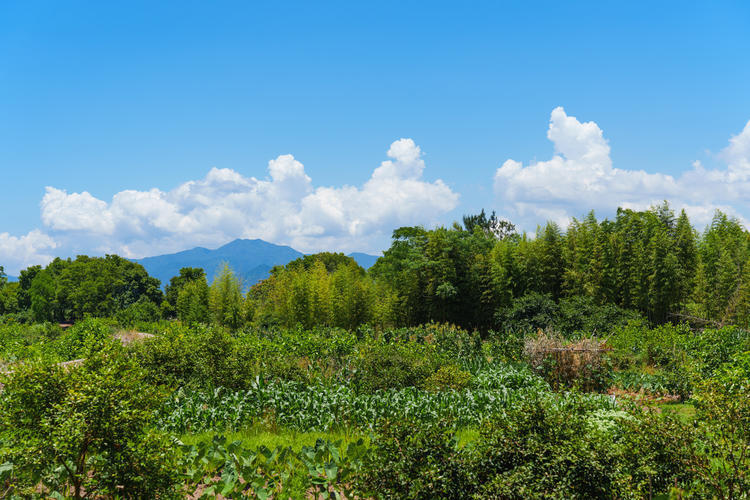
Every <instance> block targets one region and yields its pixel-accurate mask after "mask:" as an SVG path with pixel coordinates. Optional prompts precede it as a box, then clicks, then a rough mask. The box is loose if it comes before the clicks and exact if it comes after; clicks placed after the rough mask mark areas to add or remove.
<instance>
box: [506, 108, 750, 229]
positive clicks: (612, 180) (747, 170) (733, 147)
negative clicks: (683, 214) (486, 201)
mask: <svg viewBox="0 0 750 500" xmlns="http://www.w3.org/2000/svg"><path fill="white" fill-rule="evenodd" d="M547 138H548V139H549V140H550V141H551V142H552V143H553V145H554V147H555V153H554V155H553V156H552V158H551V159H549V160H545V161H537V162H533V163H531V164H529V165H526V166H524V165H523V164H522V163H520V162H518V161H515V160H512V159H509V160H507V161H505V163H503V164H502V166H501V167H500V168H498V169H497V171H496V172H495V179H494V187H495V194H496V196H497V199H498V202H499V204H500V206H501V211H502V212H503V214H504V215H506V216H507V217H509V218H510V219H511V220H514V221H517V222H519V223H520V224H521V225H522V226H523V227H524V228H526V229H532V230H533V228H534V227H536V224H538V223H540V222H544V221H545V220H554V221H556V222H558V223H560V224H562V225H566V224H567V223H568V222H569V220H570V217H571V216H580V215H583V214H585V213H586V212H587V211H588V210H591V209H594V210H596V211H597V212H599V213H600V215H609V214H611V213H613V212H614V210H615V209H616V208H617V207H618V206H622V207H625V208H633V209H645V208H648V207H649V206H651V205H653V204H655V203H660V202H661V201H663V200H669V201H670V203H672V205H673V207H674V208H676V209H681V208H685V210H686V211H687V212H688V215H690V217H691V219H692V220H693V223H695V224H699V225H701V224H705V223H707V222H708V221H710V219H711V217H712V215H713V213H714V211H715V210H716V209H720V210H722V211H725V212H727V213H730V214H732V215H735V216H738V217H740V218H741V219H743V220H746V219H745V217H747V216H750V213H745V208H746V207H747V204H748V201H750V122H748V124H747V126H745V129H744V130H743V131H742V132H741V133H740V134H738V135H737V136H734V137H732V138H731V139H730V141H729V146H727V147H726V148H725V149H724V150H723V151H722V153H721V154H720V156H721V157H722V158H724V159H725V161H726V162H727V168H726V169H720V170H718V169H713V170H707V169H705V168H704V167H703V166H702V165H701V164H700V162H696V163H695V164H694V165H693V168H692V169H689V170H687V171H686V172H685V173H683V174H682V175H681V176H679V177H673V176H671V175H664V174H659V173H656V174H651V173H647V172H645V171H643V170H627V169H619V168H615V167H614V166H613V165H612V160H611V158H610V147H609V143H608V142H607V140H606V139H605V137H604V134H603V133H602V130H601V128H600V127H599V126H598V125H597V124H596V123H595V122H593V121H590V122H583V123H582V122H580V121H579V120H578V119H576V117H574V116H569V115H568V114H566V113H565V110H564V109H563V108H561V107H558V108H555V109H554V110H553V111H552V113H551V115H550V123H549V129H548V131H547Z"/></svg>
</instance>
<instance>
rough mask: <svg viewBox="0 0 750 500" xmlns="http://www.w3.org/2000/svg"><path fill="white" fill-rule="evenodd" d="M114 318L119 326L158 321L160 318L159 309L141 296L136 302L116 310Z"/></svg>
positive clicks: (128, 326) (127, 326)
mask: <svg viewBox="0 0 750 500" xmlns="http://www.w3.org/2000/svg"><path fill="white" fill-rule="evenodd" d="M115 318H116V319H117V322H118V323H119V324H120V326H122V327H124V328H131V327H133V326H134V325H135V324H136V323H139V322H153V321H158V320H159V318H161V309H160V308H159V306H158V305H156V304H154V303H153V302H151V301H150V300H148V299H146V298H145V297H141V298H140V299H138V302H135V303H133V304H130V305H129V306H128V307H126V308H125V309H121V310H119V311H117V313H116V314H115Z"/></svg>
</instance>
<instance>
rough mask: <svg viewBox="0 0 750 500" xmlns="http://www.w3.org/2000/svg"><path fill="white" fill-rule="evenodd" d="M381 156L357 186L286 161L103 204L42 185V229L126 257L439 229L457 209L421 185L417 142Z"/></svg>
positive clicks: (439, 186) (365, 242) (347, 243)
mask: <svg viewBox="0 0 750 500" xmlns="http://www.w3.org/2000/svg"><path fill="white" fill-rule="evenodd" d="M387 155H388V157H389V159H388V160H385V161H383V162H382V163H381V164H380V166H378V167H377V168H375V169H374V171H373V173H372V175H371V177H370V179H369V180H368V181H367V182H366V183H365V184H364V185H362V186H361V187H356V186H343V187H315V186H314V185H313V183H312V179H310V177H309V176H308V175H307V174H306V173H305V168H304V166H303V164H302V163H300V162H299V161H298V160H296V159H295V158H294V157H293V156H292V155H282V156H279V157H278V158H276V159H274V160H271V161H270V162H269V163H268V177H266V178H265V179H257V178H255V177H246V176H244V175H242V174H241V173H239V172H236V171H234V170H231V169H226V168H224V169H222V168H212V169H211V170H210V171H209V172H208V174H207V175H206V177H205V178H203V179H200V180H194V181H188V182H185V183H183V184H181V185H179V186H178V187H176V188H175V189H173V190H171V191H161V190H159V189H151V190H149V191H135V190H126V191H122V192H119V193H117V194H115V195H114V196H113V197H112V200H111V201H109V202H106V201H103V200H100V199H97V198H95V197H94V196H92V195H91V194H90V193H88V192H86V191H84V192H81V193H67V192H66V191H64V190H61V189H57V188H54V187H47V189H46V193H45V195H44V197H43V199H42V202H41V214H42V221H43V223H44V224H45V225H46V226H47V228H49V230H50V232H51V233H52V234H53V235H54V236H55V237H56V238H57V239H59V240H60V241H61V242H62V243H63V244H64V245H65V246H69V245H78V246H82V247H88V248H91V249H93V250H95V251H97V252H116V253H120V254H122V255H125V256H128V257H141V256H146V255H153V254H157V253H162V252H170V251H176V250H182V249H185V248H189V247H192V246H195V245H203V246H209V247H215V246H218V245H220V244H222V243H224V242H226V241H229V240H231V239H234V238H238V237H239V238H262V239H265V240H268V241H272V242H275V243H284V244H289V245H291V246H293V247H295V248H297V249H299V250H301V251H305V252H310V251H317V250H323V249H325V250H341V251H353V250H364V251H377V250H379V249H381V248H382V245H383V244H384V243H385V244H387V240H388V237H389V236H390V232H391V231H392V230H393V228H394V227H397V226H399V225H408V224H429V223H433V222H436V221H437V220H438V219H439V217H440V216H441V215H442V214H445V213H446V212H448V211H450V210H452V209H453V208H455V207H456V205H457V204H458V195H457V194H456V193H455V192H453V191H452V190H451V188H450V187H449V186H447V185H446V184H445V183H444V182H442V181H441V180H437V181H434V182H429V181H426V180H424V179H423V171H424V168H425V164H424V160H423V159H422V152H421V150H420V148H419V147H418V146H417V145H416V144H415V143H414V141H412V140H411V139H400V140H398V141H395V142H394V143H393V144H391V147H390V149H389V150H388V153H387Z"/></svg>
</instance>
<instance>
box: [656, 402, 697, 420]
mask: <svg viewBox="0 0 750 500" xmlns="http://www.w3.org/2000/svg"><path fill="white" fill-rule="evenodd" d="M659 408H661V410H662V411H663V412H665V413H672V414H674V415H676V416H677V417H679V419H680V420H682V421H683V422H685V423H689V422H692V421H693V420H695V406H693V405H692V404H691V403H666V404H663V405H659Z"/></svg>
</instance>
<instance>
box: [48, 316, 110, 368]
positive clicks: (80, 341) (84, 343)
mask: <svg viewBox="0 0 750 500" xmlns="http://www.w3.org/2000/svg"><path fill="white" fill-rule="evenodd" d="M112 333H113V328H112V324H111V322H109V321H106V320H102V319H97V318H86V319H84V320H83V321H79V322H78V323H76V324H75V325H73V326H72V327H70V328H68V330H67V331H66V332H65V333H64V334H63V335H62V336H61V337H60V340H59V342H58V347H57V349H58V352H59V353H60V356H61V357H62V358H63V359H65V360H72V359H80V358H85V357H87V356H89V355H91V354H93V353H96V352H98V351H100V350H101V349H102V348H104V347H105V346H106V345H107V344H108V343H109V342H110V341H111V340H112Z"/></svg>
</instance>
